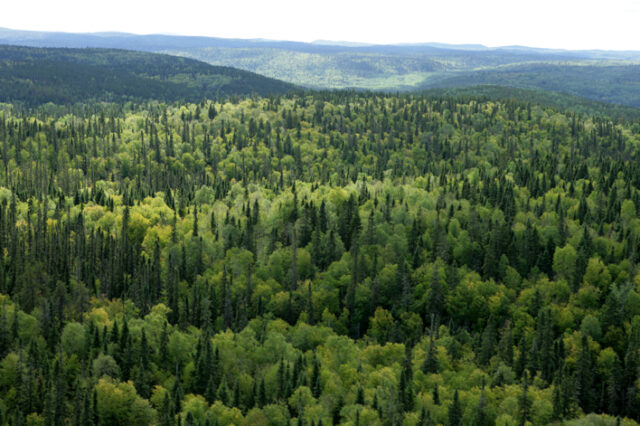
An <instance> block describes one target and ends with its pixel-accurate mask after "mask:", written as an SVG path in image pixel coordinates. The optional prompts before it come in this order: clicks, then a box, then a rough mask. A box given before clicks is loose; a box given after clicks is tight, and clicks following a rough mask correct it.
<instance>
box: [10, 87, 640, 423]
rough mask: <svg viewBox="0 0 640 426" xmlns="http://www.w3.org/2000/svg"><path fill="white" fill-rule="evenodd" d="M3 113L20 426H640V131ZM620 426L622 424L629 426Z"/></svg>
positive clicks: (114, 109)
mask: <svg viewBox="0 0 640 426" xmlns="http://www.w3.org/2000/svg"><path fill="white" fill-rule="evenodd" d="M51 111H52V109H51V108H39V109H34V110H29V111H27V110H21V109H18V108H14V107H12V106H10V105H3V106H2V109H1V110H0V144H1V146H0V149H1V152H0V154H1V155H0V157H1V158H2V164H0V299H1V300H0V424H11V425H18V424H19V425H23V424H29V425H56V426H57V425H64V424H73V425H76V424H78V425H121V424H128V425H147V424H160V425H216V424H218V425H229V424H235V425H249V424H251V425H253V424H265V425H267V424H268V425H288V424H293V425H295V424H300V425H331V424H345V425H375V424H381V425H399V424H403V425H435V424H445V425H452V426H455V425H491V424H499V425H506V424H511V425H514V424H519V425H525V424H534V425H543V424H550V423H554V422H555V423H558V424H559V423H562V422H565V421H566V422H567V423H568V424H576V425H582V424H585V425H586V424H606V425H609V424H611V425H613V424H616V421H618V422H620V424H635V422H634V420H638V419H640V392H639V391H640V388H639V386H640V382H639V381H638V378H639V368H640V358H639V352H638V350H639V349H640V274H639V273H638V266H637V264H638V261H639V260H640V250H639V242H640V219H639V218H638V215H637V212H638V210H639V209H640V192H639V189H640V162H639V161H638V160H639V155H640V152H639V149H640V124H638V123H637V122H636V123H634V122H626V123H622V122H620V123H614V122H612V121H610V120H608V119H605V118H597V117H588V116H582V115H576V114H573V113H563V112H560V111H558V110H556V109H550V108H546V107H542V106H537V105H532V104H525V103H519V102H514V101H489V100H477V99H473V98H449V97H441V98H437V97H436V98H434V97H422V96H418V95H402V96H383V95H378V94H369V93H353V92H335V93H321V92H318V93H313V94H306V95H303V94H298V95H288V96H282V97H268V98H260V97H253V98H246V99H234V100H233V101H225V102H222V103H221V102H215V103H213V102H211V101H202V102H200V103H198V104H171V105H166V104H162V103H146V104H131V103H128V104H111V105H102V106H99V105H92V106H91V107H87V108H84V109H83V108H75V109H72V110H71V109H70V110H68V111H67V113H60V112H58V113H55V114H54V113H53V112H51ZM616 418H617V419H616Z"/></svg>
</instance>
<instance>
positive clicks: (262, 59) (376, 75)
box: [0, 28, 640, 107]
mask: <svg viewBox="0 0 640 426" xmlns="http://www.w3.org/2000/svg"><path fill="white" fill-rule="evenodd" d="M0 43H2V44H11V45H23V46H36V47H66V48H85V47H101V48H110V49H114V48H115V49H131V50H137V51H144V52H159V53H166V54H170V55H177V56H183V57H188V58H193V59H197V60H199V61H204V62H207V63H209V64H213V65H222V66H227V67H234V68H240V69H243V70H247V71H251V72H255V73H258V74H261V75H264V76H268V77H271V78H277V79H280V80H284V81H288V82H291V83H293V84H297V85H300V86H305V87H309V88H316V89H318V88H321V89H345V88H347V89H348V88H358V89H369V90H385V91H397V90H401V91H413V90H418V89H423V88H438V87H447V88H451V87H460V86H475V85H480V84H485V85H486V84H491V85H499V86H502V87H510V88H520V89H537V90H543V91H546V92H560V93H563V94H568V95H573V96H577V97H581V98H586V99H590V100H592V101H600V102H609V103H613V104H619V105H627V106H634V107H640V101H639V100H640V70H639V67H640V51H621V50H563V49H542V48H530V47H524V46H503V47H486V46H483V45H479V44H471V45H454V44H443V43H417V44H396V45H393V44H391V45H373V44H358V43H340V42H331V41H324V42H313V43H303V42H292V41H277V40H264V39H248V40H243V39H225V38H216V37H190V36H179V35H160V34H149V35H137V34H129V33H63V32H46V31H20V30H11V29H7V28H0ZM556 96H557V94H556ZM196 101H200V99H196Z"/></svg>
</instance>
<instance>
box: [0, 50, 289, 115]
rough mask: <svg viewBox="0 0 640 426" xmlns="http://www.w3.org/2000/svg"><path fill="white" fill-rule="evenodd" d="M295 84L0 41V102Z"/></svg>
mask: <svg viewBox="0 0 640 426" xmlns="http://www.w3.org/2000/svg"><path fill="white" fill-rule="evenodd" d="M294 89H295V86H294V85H292V84H289V83H285V82H282V81H279V80H274V79H272V78H267V77H263V76H261V75H257V74H254V73H252V72H247V71H242V70H238V69H235V68H230V67H220V66H213V65H209V64H206V63H204V62H200V61H196V60H193V59H187V58H179V57H176V56H169V55H160V54H154V53H144V52H134V51H127V50H116V49H41V48H33V47H21V46H3V45H0V102H15V103H21V104H26V105H27V106H36V105H40V104H44V103H47V102H51V103H55V104H73V103H88V102H124V101H138V102H140V101H149V100H158V101H164V102H174V101H187V102H198V101H200V100H201V99H204V98H210V99H211V98H219V97H223V96H230V95H251V94H258V95H263V96H264V95H271V94H273V95H277V94H284V93H286V92H288V91H290V90H294Z"/></svg>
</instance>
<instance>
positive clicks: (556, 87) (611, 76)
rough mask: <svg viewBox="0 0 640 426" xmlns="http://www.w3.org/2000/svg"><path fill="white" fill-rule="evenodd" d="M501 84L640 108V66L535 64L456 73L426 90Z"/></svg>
mask: <svg viewBox="0 0 640 426" xmlns="http://www.w3.org/2000/svg"><path fill="white" fill-rule="evenodd" d="M476 85H501V86H509V87H517V88H525V89H542V90H547V91H554V92H562V93H566V94H570V95H574V96H580V97H583V98H587V99H591V100H595V101H598V102H608V103H617V104H623V105H629V106H633V107H640V64H628V65H605V64H597V65H586V64H585V65H569V64H553V63H535V64H523V65H514V66H507V67H501V68H496V69H489V70H477V71H467V72H461V73H456V74H453V75H451V76H446V77H443V78H441V79H433V80H432V81H427V82H426V83H425V84H424V87H461V86H476Z"/></svg>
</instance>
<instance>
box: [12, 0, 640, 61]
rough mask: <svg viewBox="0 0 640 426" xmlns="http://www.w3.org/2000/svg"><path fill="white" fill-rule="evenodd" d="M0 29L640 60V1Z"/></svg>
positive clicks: (38, 8)
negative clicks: (623, 54)
mask: <svg viewBox="0 0 640 426" xmlns="http://www.w3.org/2000/svg"><path fill="white" fill-rule="evenodd" d="M3 3H4V4H2V5H1V6H0V27H7V28H13V29H30V30H43V31H67V32H93V31H125V32H132V33H137V34H149V33H164V34H184V35H203V36H213V37H233V38H268V39H278V40H299V41H313V40H318V39H324V40H347V41H359V42H370V43H417V42H442V43H478V44H485V45H488V46H503V45H512V44H518V45H526V46H533V47H551V48H565V49H617V50H640V0H607V1H602V0H536V1H519V0H439V1H433V0H423V1H419V0H418V1H411V0H391V1H380V0H322V1H308V0H307V1H305V0H224V1H218V0H180V1H176V0H173V1H170V2H169V1H163V0H153V1H151V0H141V1H137V0H109V1H95V0H15V1H5V2H3Z"/></svg>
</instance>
